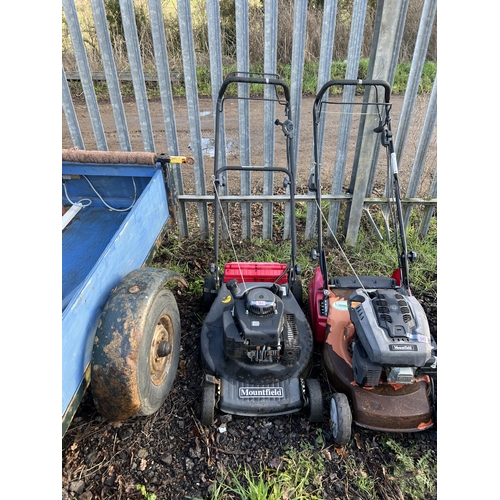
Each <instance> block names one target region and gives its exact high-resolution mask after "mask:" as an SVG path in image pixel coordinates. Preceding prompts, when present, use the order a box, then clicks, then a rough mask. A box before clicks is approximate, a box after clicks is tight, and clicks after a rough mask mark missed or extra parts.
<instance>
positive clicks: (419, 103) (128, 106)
mask: <svg viewBox="0 0 500 500" xmlns="http://www.w3.org/2000/svg"><path fill="white" fill-rule="evenodd" d="M331 100H336V101H337V102H339V98H338V97H335V98H332V99H331ZM356 100H357V101H358V102H360V98H359V97H356ZM428 101H429V95H419V96H418V98H417V100H416V103H415V106H414V110H413V114H412V120H411V122H410V128H409V132H408V136H407V139H406V143H405V148H404V150H403V154H402V156H401V160H400V162H399V163H400V164H399V165H398V168H399V173H400V182H401V190H402V194H403V195H404V192H405V189H406V186H407V184H408V180H409V176H410V172H411V168H412V166H413V161H414V159H415V155H416V152H417V147H418V142H419V140H420V134H421V128H422V126H423V122H424V118H425V113H426V110H427V105H428ZM75 102H76V104H75V112H76V116H77V119H78V122H79V126H80V130H81V135H82V138H83V141H84V145H85V149H89V150H91V149H96V144H95V140H94V134H93V131H92V125H91V122H90V118H89V113H88V111H87V107H86V104H85V101H84V99H83V97H80V98H78V97H77V98H76V99H75ZM313 103H314V97H313V96H304V97H303V99H302V102H301V119H300V123H299V124H297V123H295V124H294V128H295V133H296V134H297V135H298V136H299V141H298V151H297V189H298V190H299V191H300V189H301V188H304V187H305V186H307V181H308V179H309V174H310V167H311V159H312V152H313V149H312V148H313V127H312V122H313ZM402 105H403V96H401V95H394V96H392V109H391V118H392V130H393V134H394V137H395V143H397V127H398V121H399V117H400V114H401V109H402ZM124 108H125V114H126V117H127V125H128V131H129V136H130V142H131V146H132V150H133V151H143V150H144V145H143V142H142V134H141V127H140V122H139V118H138V112H137V106H136V104H135V101H133V100H130V99H129V100H125V102H124ZM198 108H199V114H200V127H201V137H202V142H203V152H204V153H203V158H201V159H200V158H195V160H196V162H197V165H198V166H200V167H202V168H203V170H204V172H205V182H206V184H207V185H208V183H209V182H210V175H211V173H212V172H213V156H210V154H212V155H213V151H212V150H210V146H211V145H213V138H214V115H213V113H212V101H211V99H208V98H200V99H199V105H198ZM99 110H100V115H101V119H102V122H103V127H104V130H105V134H106V140H107V145H108V149H109V150H111V151H113V150H116V151H119V150H120V146H119V142H118V136H117V133H116V126H115V122H114V117H113V112H112V106H111V104H110V103H109V102H100V103H99ZM250 110H251V111H250V123H249V129H250V147H251V164H252V165H256V164H257V165H262V164H263V163H262V162H263V144H264V138H263V133H264V132H263V131H264V128H263V120H264V117H263V104H262V102H259V101H255V102H252V103H251V108H250ZM330 110H331V112H329V113H327V122H326V132H325V142H324V148H323V161H322V183H323V185H325V186H328V185H329V184H330V183H331V179H333V175H334V164H335V159H336V146H337V131H338V126H339V119H340V118H339V117H340V113H339V112H340V106H329V109H328V111H330ZM237 111H238V102H237V101H236V100H228V101H227V102H226V104H225V117H224V119H225V129H226V143H227V144H228V145H229V146H228V148H227V149H228V163H229V164H238V161H239V160H238V155H239V152H238V134H239V128H238V114H237ZM353 111H354V114H353V116H352V122H351V134H350V138H349V143H348V152H347V156H346V160H345V167H344V169H345V172H344V177H343V187H344V188H346V187H347V186H348V185H349V182H350V173H351V171H352V164H353V160H354V150H355V146H356V138H357V126H358V123H359V116H360V115H359V111H360V107H359V106H355V107H354V110H353ZM149 113H150V116H151V126H152V130H153V135H154V144H155V152H156V153H165V152H167V151H168V148H167V141H166V135H165V127H164V121H163V113H162V105H161V101H160V99H159V98H157V99H152V100H150V101H149ZM174 113H175V121H176V130H177V141H178V147H179V154H181V155H192V154H193V151H192V149H191V147H190V145H191V138H190V131H189V122H188V113H187V103H186V99H185V98H175V100H174ZM275 118H279V119H280V120H281V121H283V120H284V114H283V112H282V111H281V112H280V111H279V110H278V111H277V112H276V116H275ZM294 121H295V120H294ZM436 135H437V134H436V133H434V135H433V139H432V140H431V144H430V148H429V151H428V153H427V156H426V160H425V168H424V171H423V173H422V178H421V185H420V187H419V191H418V193H417V197H426V196H428V191H429V187H430V183H431V181H432V177H433V175H434V170H435V168H436V164H437V137H436ZM282 137H283V134H282V133H281V131H280V128H279V127H276V128H275V162H276V165H280V163H279V162H280V161H281V159H282V158H285V156H284V141H283V140H282ZM73 146H74V145H73V143H72V140H71V136H70V134H69V130H68V126H67V123H66V119H65V115H64V112H63V113H62V148H63V149H66V148H71V147H73ZM340 165H342V162H340ZM337 175H338V174H337ZM385 178H386V171H385V154H384V155H383V154H380V159H379V167H378V171H377V175H376V181H375V192H376V193H377V192H378V193H379V194H380V190H383V187H384V185H385ZM184 182H185V186H184V188H185V194H195V191H194V186H193V184H192V182H191V183H190V175H189V174H187V175H185V176H184ZM208 191H209V192H211V190H210V189H208Z"/></svg>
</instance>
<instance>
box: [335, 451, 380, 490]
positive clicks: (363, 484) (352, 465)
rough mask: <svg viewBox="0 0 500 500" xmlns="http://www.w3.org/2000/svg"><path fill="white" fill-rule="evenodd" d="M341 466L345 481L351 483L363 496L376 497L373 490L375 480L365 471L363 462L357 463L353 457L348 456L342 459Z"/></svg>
mask: <svg viewBox="0 0 500 500" xmlns="http://www.w3.org/2000/svg"><path fill="white" fill-rule="evenodd" d="M342 468H343V469H344V471H345V473H346V477H347V481H348V482H349V483H351V484H352V486H354V488H356V490H357V491H358V492H360V493H361V494H362V495H363V497H364V498H367V499H375V498H377V494H376V490H375V484H376V481H375V479H374V478H373V477H371V476H370V475H369V474H368V473H367V472H366V470H365V466H364V464H363V463H360V464H358V463H357V462H356V460H355V459H354V458H353V457H351V456H348V457H347V458H345V459H344V460H343V462H342Z"/></svg>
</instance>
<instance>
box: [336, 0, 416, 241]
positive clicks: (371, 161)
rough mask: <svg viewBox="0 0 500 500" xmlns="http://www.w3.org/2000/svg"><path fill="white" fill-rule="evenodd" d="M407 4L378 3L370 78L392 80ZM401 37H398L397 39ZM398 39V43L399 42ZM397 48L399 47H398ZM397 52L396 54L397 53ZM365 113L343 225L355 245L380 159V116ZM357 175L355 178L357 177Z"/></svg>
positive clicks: (370, 91) (398, 1)
mask: <svg viewBox="0 0 500 500" xmlns="http://www.w3.org/2000/svg"><path fill="white" fill-rule="evenodd" d="M406 8H407V3H405V2H401V0H388V1H384V2H381V3H379V9H380V10H379V13H378V14H379V21H380V22H379V24H378V30H377V31H376V34H375V36H374V44H376V46H374V49H373V50H372V55H373V57H372V58H371V59H372V61H371V62H372V68H371V72H370V74H369V78H373V79H377V80H386V81H387V82H389V83H390V82H391V81H392V79H393V74H392V75H391V73H393V67H395V62H394V61H395V60H396V61H397V57H396V55H397V53H398V52H399V46H400V40H399V38H400V36H401V34H402V31H403V30H402V27H401V14H402V12H403V11H406ZM398 37H399V38H398ZM398 40H399V42H398ZM396 48H397V50H396ZM395 54H396V55H395ZM374 92H375V90H374V89H373V88H372V87H371V88H369V89H368V90H366V91H365V97H366V98H368V99H370V101H371V102H373V101H374V97H373V95H374ZM364 116H365V118H366V119H365V120H364V123H363V127H361V126H360V135H359V136H358V146H357V151H356V153H357V159H355V165H354V168H353V182H351V189H350V190H351V191H352V200H351V202H350V203H349V204H348V207H347V208H348V210H347V213H346V223H345V225H344V235H345V243H346V244H347V245H349V246H354V245H355V244H356V240H357V238H358V232H359V226H360V223H361V215H362V212H363V209H364V200H365V197H366V195H367V188H368V185H369V179H370V174H371V171H372V165H373V166H374V167H375V166H376V164H377V160H378V149H379V144H380V141H379V136H378V134H375V133H374V132H373V129H374V128H376V127H377V126H378V119H376V118H374V117H373V116H372V117H370V116H366V115H364ZM354 176H355V177H354Z"/></svg>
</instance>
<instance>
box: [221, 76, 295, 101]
mask: <svg viewBox="0 0 500 500" xmlns="http://www.w3.org/2000/svg"><path fill="white" fill-rule="evenodd" d="M231 83H255V84H262V85H275V86H276V85H278V86H280V87H282V88H283V92H284V93H285V100H286V102H290V89H289V88H288V84H287V83H286V82H285V81H284V80H281V79H279V78H273V77H266V76H264V77H253V76H238V75H234V76H231V75H229V76H227V77H226V79H225V80H224V81H223V82H222V86H221V88H220V90H219V97H218V101H219V102H220V101H221V100H222V98H223V97H224V93H225V92H226V89H227V87H228V85H230V84H231Z"/></svg>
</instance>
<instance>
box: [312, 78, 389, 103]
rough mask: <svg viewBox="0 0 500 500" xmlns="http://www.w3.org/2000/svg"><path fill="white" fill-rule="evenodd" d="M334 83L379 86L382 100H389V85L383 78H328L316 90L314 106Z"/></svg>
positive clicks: (386, 101) (343, 85)
mask: <svg viewBox="0 0 500 500" xmlns="http://www.w3.org/2000/svg"><path fill="white" fill-rule="evenodd" d="M334 85H340V86H342V87H345V86H348V85H356V86H357V85H361V86H364V87H369V86H372V87H376V86H380V87H383V88H384V100H385V104H389V102H390V100H391V86H390V85H389V84H388V83H387V82H386V81H385V80H362V79H359V80H330V81H328V82H326V83H325V84H324V85H323V87H321V90H320V91H319V92H318V94H317V95H316V99H315V103H314V105H315V106H316V103H317V102H319V101H321V99H322V97H323V94H324V93H325V92H326V91H327V90H328V89H329V88H330V87H333V86H334Z"/></svg>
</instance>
